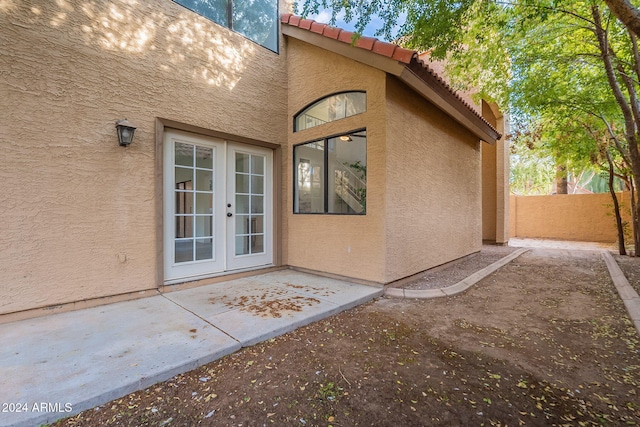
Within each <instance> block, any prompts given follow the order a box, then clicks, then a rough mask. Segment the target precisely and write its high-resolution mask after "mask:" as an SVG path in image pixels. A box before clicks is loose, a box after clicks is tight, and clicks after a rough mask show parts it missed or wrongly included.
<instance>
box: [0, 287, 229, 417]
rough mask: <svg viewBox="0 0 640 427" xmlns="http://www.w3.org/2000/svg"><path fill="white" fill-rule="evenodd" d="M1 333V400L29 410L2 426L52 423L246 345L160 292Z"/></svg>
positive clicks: (1, 328)
mask: <svg viewBox="0 0 640 427" xmlns="http://www.w3.org/2000/svg"><path fill="white" fill-rule="evenodd" d="M0 336H2V346H1V347H0V378H2V387H0V402H3V403H5V402H6V403H8V404H10V403H13V404H20V405H21V408H22V409H24V410H23V411H21V412H18V411H16V410H12V411H9V412H6V413H1V414H0V426H34V425H36V426H37V425H39V424H42V423H48V422H51V421H54V420H55V419H58V418H62V417H65V416H68V415H70V414H72V413H78V412H81V411H83V410H85V409H89V408H92V407H94V406H97V405H100V404H102V403H105V402H108V401H110V400H113V399H116V398H118V397H120V396H123V395H125V394H128V393H131V392H133V391H135V390H139V389H142V388H145V387H148V386H150V385H152V384H155V383H157V382H159V381H164V380H166V379H168V378H171V377H172V376H174V375H176V374H178V373H181V372H186V371H188V370H191V369H194V368H196V367H197V366H200V365H202V364H205V363H209V362H211V361H213V360H216V359H218V358H220V357H222V356H224V355H226V354H230V353H232V352H234V351H237V350H238V349H239V348H240V344H239V343H238V342H237V341H235V340H233V339H232V338H230V337H229V336H227V335H226V334H224V333H223V332H221V331H220V330H218V329H216V328H214V327H213V326H211V325H210V324H208V323H206V322H204V321H203V320H202V319H200V318H198V317H197V316H194V315H193V314H191V313H189V312H187V311H185V310H183V309H181V308H180V307H178V306H177V305H175V304H173V303H171V302H170V301H168V300H166V299H165V298H164V297H162V296H154V297H150V298H144V299H140V300H135V301H127V302H122V303H117V304H111V305H106V306H101V307H95V308H90V309H85V310H80V311H74V312H68V313H61V314H54V315H51V316H46V317H40V318H36V319H30V320H24V321H19V322H13V323H7V324H3V325H0ZM12 409H15V407H14V408H12Z"/></svg>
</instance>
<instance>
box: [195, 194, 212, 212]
mask: <svg viewBox="0 0 640 427" xmlns="http://www.w3.org/2000/svg"><path fill="white" fill-rule="evenodd" d="M211 201H212V197H211V194H210V193H196V213H197V214H210V213H211V208H212V206H211Z"/></svg>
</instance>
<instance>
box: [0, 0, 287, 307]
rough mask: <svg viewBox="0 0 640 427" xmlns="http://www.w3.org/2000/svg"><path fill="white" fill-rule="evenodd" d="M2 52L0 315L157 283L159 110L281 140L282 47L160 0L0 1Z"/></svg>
mask: <svg viewBox="0 0 640 427" xmlns="http://www.w3.org/2000/svg"><path fill="white" fill-rule="evenodd" d="M28 3H31V4H33V5H28ZM281 11H282V8H281ZM281 45H283V43H282V40H281ZM0 46H2V48H1V50H2V54H1V55H0V70H2V72H1V74H2V79H0V98H1V99H2V107H1V108H2V119H1V122H0V132H1V133H0V138H1V145H2V150H1V151H0V153H1V154H0V164H2V167H1V168H0V182H2V186H3V197H2V200H3V202H2V203H1V204H0V223H2V225H3V232H2V238H1V244H0V271H2V277H1V278H0V314H2V313H8V312H14V311H18V310H24V309H29V308H35V307H41V306H51V305H55V304H61V303H64V302H69V301H79V300H82V299H89V298H95V297H100V296H106V295H115V294H120V293H126V292H132V291H137V290H142V289H150V288H154V287H155V286H156V283H155V276H156V269H157V265H156V252H157V251H159V250H161V248H158V245H157V242H156V238H155V229H156V222H157V221H158V220H159V217H160V215H159V213H158V212H157V211H156V206H157V205H156V202H155V200H154V185H155V176H154V173H155V163H154V162H155V157H156V153H155V147H156V142H155V129H154V126H155V119H156V118H157V117H162V118H166V119H170V120H174V121H176V122H181V123H186V124H190V125H194V126H199V127H202V128H207V129H212V130H216V131H220V132H226V133H229V134H233V135H240V136H243V137H247V138H254V139H257V140H261V141H266V142H270V143H276V144H280V143H283V142H284V141H286V138H287V133H286V131H287V128H286V123H287V121H288V117H289V115H288V114H287V109H286V105H287V97H286V86H287V83H286V65H285V59H284V56H285V55H284V53H285V52H284V50H282V51H281V55H278V54H275V53H273V52H271V51H269V50H267V49H264V48H262V47H261V46H259V45H257V44H255V43H252V42H251V41H249V40H247V39H245V38H244V37H242V36H241V35H238V34H235V33H233V32H231V31H229V30H227V29H225V28H223V27H220V26H218V25H216V24H214V23H212V22H210V21H208V20H206V19H204V18H202V17H199V16H197V15H196V14H194V13H192V12H190V11H188V10H186V9H184V8H183V7H181V6H179V5H177V4H175V3H174V2H171V1H168V0H147V1H143V2H130V1H127V0H112V1H109V2H71V1H66V0H60V1H56V2H53V1H43V2H20V1H11V0H10V1H5V2H0ZM125 117H126V118H128V119H129V120H130V121H132V122H134V123H135V124H136V125H137V126H138V130H137V131H136V135H135V138H134V141H133V144H132V145H131V146H130V147H127V148H122V147H119V146H118V143H117V137H116V133H115V128H114V123H115V121H116V120H117V119H122V118H125Z"/></svg>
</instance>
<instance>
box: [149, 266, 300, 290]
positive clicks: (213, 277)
mask: <svg viewBox="0 0 640 427" xmlns="http://www.w3.org/2000/svg"><path fill="white" fill-rule="evenodd" d="M287 268H289V267H288V266H275V265H273V264H267V265H260V266H255V267H247V268H241V269H237V270H227V271H222V272H219V273H212V274H207V275H202V276H192V277H183V278H180V279H171V280H166V281H165V282H164V283H163V284H162V285H160V286H159V288H158V289H159V291H160V292H161V293H165V292H173V291H179V290H183V289H190V288H197V287H198V286H204V285H211V284H214V283H220V282H226V281H228V280H233V279H239V278H242V277H247V276H253V275H256V274H264V273H270V272H272V271H278V270H286V269H287Z"/></svg>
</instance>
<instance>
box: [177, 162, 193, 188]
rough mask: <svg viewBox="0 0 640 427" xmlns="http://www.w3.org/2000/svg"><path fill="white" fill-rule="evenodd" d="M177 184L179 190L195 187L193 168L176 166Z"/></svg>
mask: <svg viewBox="0 0 640 427" xmlns="http://www.w3.org/2000/svg"><path fill="white" fill-rule="evenodd" d="M175 171H176V173H175V176H176V179H175V180H174V181H175V186H174V188H176V189H178V190H191V189H192V188H193V169H191V168H179V167H176V168H175Z"/></svg>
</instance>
